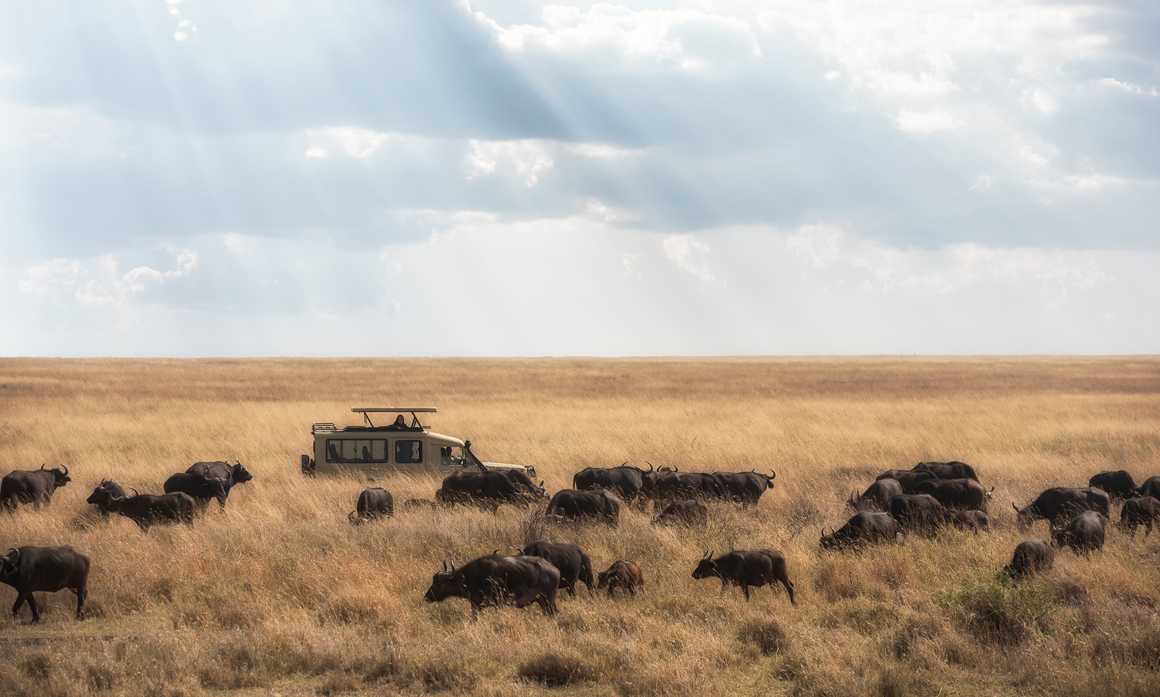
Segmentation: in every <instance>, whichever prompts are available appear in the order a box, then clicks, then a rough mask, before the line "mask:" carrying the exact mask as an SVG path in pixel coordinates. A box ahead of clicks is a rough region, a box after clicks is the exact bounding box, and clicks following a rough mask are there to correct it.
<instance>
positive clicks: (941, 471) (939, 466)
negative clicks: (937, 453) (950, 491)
mask: <svg viewBox="0 0 1160 697" xmlns="http://www.w3.org/2000/svg"><path fill="white" fill-rule="evenodd" d="M910 471H912V472H927V473H930V474H932V475H934V476H935V477H938V478H939V479H973V480H975V481H976V482H977V481H979V475H977V474H975V468H974V467H971V466H970V465H968V464H967V463H965V462H959V461H958V460H952V461H951V462H920V463H918V464H917V465H915V466H914V467H912V468H911V470H910Z"/></svg>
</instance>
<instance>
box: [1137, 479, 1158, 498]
mask: <svg viewBox="0 0 1160 697" xmlns="http://www.w3.org/2000/svg"><path fill="white" fill-rule="evenodd" d="M1138 493H1139V494H1140V496H1151V497H1152V498H1154V499H1160V475H1156V476H1155V477H1148V478H1147V479H1145V480H1144V483H1143V484H1141V485H1140V491H1139V492H1138Z"/></svg>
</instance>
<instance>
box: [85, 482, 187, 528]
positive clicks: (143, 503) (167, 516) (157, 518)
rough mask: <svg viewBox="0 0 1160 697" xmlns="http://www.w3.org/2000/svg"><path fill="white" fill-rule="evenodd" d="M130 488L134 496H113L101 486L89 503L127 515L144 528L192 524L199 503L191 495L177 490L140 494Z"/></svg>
mask: <svg viewBox="0 0 1160 697" xmlns="http://www.w3.org/2000/svg"><path fill="white" fill-rule="evenodd" d="M130 491H132V492H133V495H132V496H113V495H112V494H111V493H109V492H108V491H104V490H101V489H99V488H98V489H97V490H96V491H94V492H93V494H92V496H90V497H89V503H96V504H97V506H98V507H100V508H102V509H104V510H108V511H110V512H112V513H118V514H120V515H123V516H125V517H126V518H128V519H129V520H131V521H133V522H134V523H136V524H137V527H139V528H141V529H142V530H148V529H149V528H150V527H152V526H154V525H171V524H176V523H185V524H186V525H193V511H194V508H195V507H196V505H197V504H196V502H195V501H194V500H193V497H191V496H190V495H188V494H183V493H181V492H174V493H170V494H163V495H161V496H154V495H151V494H138V493H137V491H136V490H135V489H130ZM94 498H96V499H97V501H94ZM98 501H99V503H98Z"/></svg>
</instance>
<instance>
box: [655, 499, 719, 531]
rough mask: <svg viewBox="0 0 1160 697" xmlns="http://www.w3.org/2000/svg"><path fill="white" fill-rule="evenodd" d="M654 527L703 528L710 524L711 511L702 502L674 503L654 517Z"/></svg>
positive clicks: (686, 501)
mask: <svg viewBox="0 0 1160 697" xmlns="http://www.w3.org/2000/svg"><path fill="white" fill-rule="evenodd" d="M652 522H653V525H688V526H694V525H695V526H703V525H707V524H708V523H709V509H708V508H706V507H705V504H703V503H701V502H700V501H694V500H693V499H688V500H685V501H673V502H672V503H670V504H669V505H667V506H665V507H664V508H662V509H661V512H660V513H657V514H656V516H655V517H653V521H652Z"/></svg>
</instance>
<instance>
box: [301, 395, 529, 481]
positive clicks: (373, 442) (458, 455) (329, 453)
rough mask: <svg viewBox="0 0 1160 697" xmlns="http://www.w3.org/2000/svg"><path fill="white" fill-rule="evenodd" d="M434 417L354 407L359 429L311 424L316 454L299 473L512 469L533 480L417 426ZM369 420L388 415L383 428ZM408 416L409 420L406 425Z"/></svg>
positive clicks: (422, 410) (464, 443) (466, 444)
mask: <svg viewBox="0 0 1160 697" xmlns="http://www.w3.org/2000/svg"><path fill="white" fill-rule="evenodd" d="M437 411H438V410H437V409H436V408H435V407H355V408H353V409H351V412H352V413H354V414H362V417H363V423H362V425H358V426H343V427H338V426H335V425H334V424H333V423H330V422H321V423H315V424H312V425H311V426H310V433H311V435H312V436H313V437H314V452H313V454H312V455H303V456H302V458H301V467H302V472H303V474H306V475H308V476H313V475H315V474H323V473H340V472H345V473H362V472H365V473H367V474H384V473H388V472H411V473H438V472H442V473H446V474H450V473H451V472H452V471H454V470H457V469H463V468H471V469H489V470H501V469H516V470H522V471H524V472H527V474H528V476H529V477H534V476H536V470H535V468H534V467H527V466H524V465H509V464H504V463H501V462H482V461H481V460H479V458H477V457H476V456H475V453H473V452H471V441H469V440H460V439H459V438H455V437H454V436H447V435H443V434H442V433H436V432H434V431H432V430H430V428H428V426H427V425H426V424H424V423H422V422H421V421H420V420H419V415H420V414H434V413H436V412H437ZM372 414H386V415H388V416H387V423H386V425H379V424H376V423H375V422H374V421H373V420H372V418H371V415H372ZM407 414H409V415H410V417H411V419H410V421H409V422H408V420H407V416H406V415H407ZM391 415H393V416H394V419H391V418H390V416H391Z"/></svg>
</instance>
